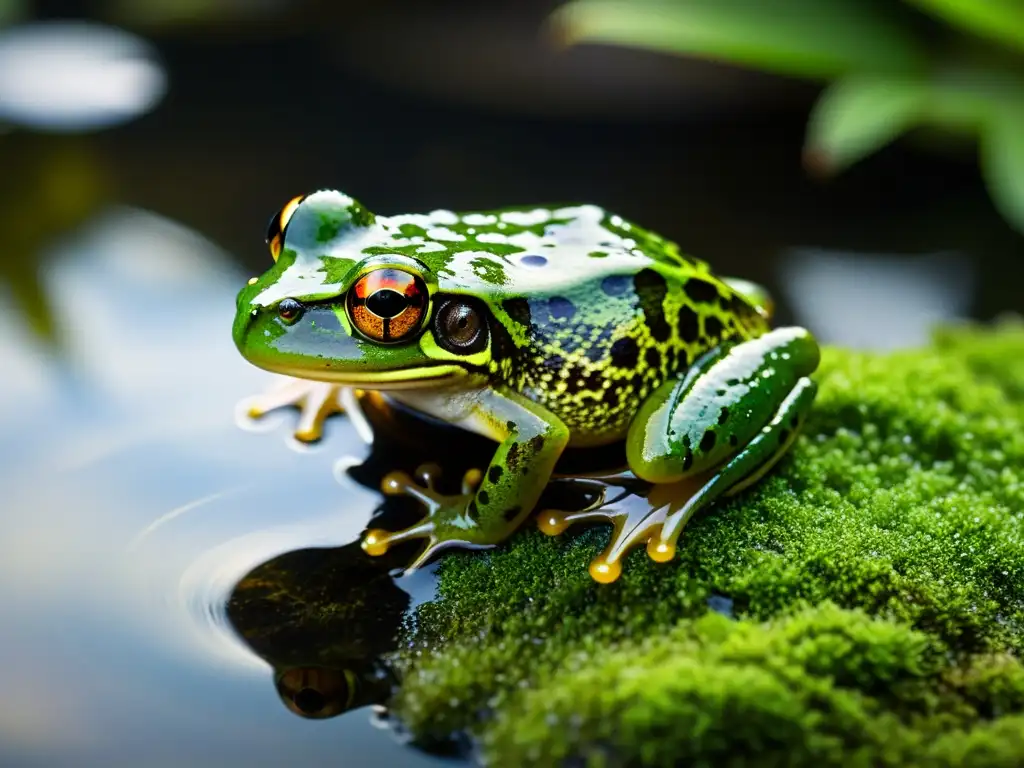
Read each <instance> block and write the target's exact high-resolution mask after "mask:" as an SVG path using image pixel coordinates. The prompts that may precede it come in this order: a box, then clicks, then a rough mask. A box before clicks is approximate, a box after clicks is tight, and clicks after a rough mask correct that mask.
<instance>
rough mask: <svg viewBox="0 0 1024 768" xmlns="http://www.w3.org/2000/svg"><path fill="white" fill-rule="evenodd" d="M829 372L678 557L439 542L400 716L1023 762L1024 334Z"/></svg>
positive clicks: (481, 729)
mask: <svg viewBox="0 0 1024 768" xmlns="http://www.w3.org/2000/svg"><path fill="white" fill-rule="evenodd" d="M817 379H818V381H819V383H820V386H821V390H820V395H819V398H818V401H817V404H816V407H815V410H814V413H813V415H812V417H811V418H810V419H809V421H808V424H807V426H806V428H805V430H804V434H803V435H802V437H801V438H800V440H799V441H798V443H797V445H796V446H795V448H794V450H793V451H792V453H791V455H790V456H789V457H788V458H787V459H786V460H784V461H783V462H782V463H781V464H780V465H779V467H778V469H777V471H775V472H773V473H772V474H771V475H769V477H768V478H766V479H765V480H764V481H763V482H761V483H760V484H758V485H757V486H755V487H754V488H752V489H751V490H749V491H748V492H746V493H744V494H742V495H740V496H739V497H737V498H736V499H734V500H731V501H730V502H729V503H724V504H721V505H719V506H718V507H716V508H715V509H713V510H712V511H711V512H710V513H709V514H706V515H704V516H702V517H700V518H698V519H697V520H694V521H693V522H692V523H691V525H690V526H689V527H688V529H687V530H686V531H685V532H684V534H683V537H682V539H681V546H680V550H679V554H678V556H677V558H676V559H675V561H673V562H672V563H670V564H666V565H658V564H655V563H653V562H650V561H649V560H648V559H647V558H646V555H645V554H644V553H643V552H642V551H639V552H634V553H633V554H632V555H630V556H629V558H628V559H627V562H626V563H625V568H624V572H623V575H622V577H621V578H620V579H619V581H618V582H616V583H614V584H612V585H608V586H601V585H598V584H596V583H594V582H592V581H591V579H590V577H589V575H588V574H587V564H588V562H589V561H590V559H591V558H592V557H593V556H594V555H595V554H596V553H597V552H598V551H599V549H600V547H601V546H602V545H603V544H604V543H605V542H606V541H607V538H608V532H607V529H601V528H592V529H590V530H582V531H580V532H574V531H573V530H570V532H568V533H567V534H564V535H562V536H560V537H558V538H554V539H552V538H548V537H546V536H544V535H542V534H540V533H539V532H537V531H535V530H526V531H524V532H522V533H521V534H519V535H518V536H516V537H515V538H514V539H513V541H512V542H510V544H509V545H508V546H505V547H502V548H499V549H497V550H494V551H493V552H490V553H483V554H481V553H468V554H461V553H460V554H454V555H449V556H447V557H446V559H444V560H443V561H442V564H441V566H440V586H439V590H440V592H439V599H438V600H437V601H435V602H433V603H430V604H427V605H424V606H421V608H420V609H419V612H418V615H417V622H416V629H415V635H414V636H415V638H416V640H415V643H414V645H413V647H411V648H410V649H409V650H408V651H406V652H404V653H403V655H402V657H401V659H400V660H399V663H400V666H401V667H402V669H403V670H404V672H405V680H404V684H403V686H402V689H401V691H400V692H399V693H398V696H397V699H396V701H395V702H394V711H395V713H396V714H397V715H398V716H399V717H400V718H401V719H402V720H403V721H404V723H405V724H406V725H407V726H408V727H409V729H410V730H411V731H412V733H413V734H414V735H415V736H416V737H417V738H419V739H420V740H421V741H424V742H431V741H437V740H445V739H447V738H449V737H450V736H452V735H453V734H464V733H468V734H469V735H470V736H471V737H472V738H473V740H474V741H475V743H476V745H477V747H478V748H479V749H480V750H481V751H482V753H483V755H484V756H485V757H486V759H487V760H488V761H489V762H490V763H491V764H493V765H522V764H531V765H546V764H562V763H563V761H565V760H566V759H569V758H573V759H575V760H577V761H579V764H581V765H593V766H605V765H638V764H644V765H648V764H649V765H671V764H680V763H682V764H687V765H708V766H710V765H715V766H721V765H741V764H742V765H779V764H783V763H785V764H794V765H795V764H800V765H840V764H842V765H908V764H915V765H918V764H920V765H966V764H969V765H1016V764H1019V762H1020V760H1021V759H1022V756H1024V666H1022V665H1021V663H1020V661H1019V660H1018V655H1019V653H1020V652H1021V650H1022V646H1024V635H1022V633H1021V627H1022V624H1024V602H1022V597H1024V550H1022V533H1024V325H1021V324H1018V323H1010V322H1007V323H1004V324H1002V325H1000V326H998V327H997V328H995V329H992V330H979V329H974V328H962V329H956V330H950V331H945V332H943V333H942V334H941V335H940V336H939V337H938V339H937V341H936V343H935V345H934V346H933V347H931V348H929V349H926V350H919V351H913V352H903V353H899V354H893V355H887V356H882V355H874V354H857V353H851V352H844V351H840V350H834V349H832V350H828V351H827V352H826V353H825V356H824V359H823V362H822V367H821V370H820V373H819V375H818V376H817ZM712 607H716V608H718V609H719V610H721V611H724V612H725V613H727V614H729V617H727V616H724V615H720V614H719V613H717V612H716V611H715V610H712ZM574 764H576V763H574Z"/></svg>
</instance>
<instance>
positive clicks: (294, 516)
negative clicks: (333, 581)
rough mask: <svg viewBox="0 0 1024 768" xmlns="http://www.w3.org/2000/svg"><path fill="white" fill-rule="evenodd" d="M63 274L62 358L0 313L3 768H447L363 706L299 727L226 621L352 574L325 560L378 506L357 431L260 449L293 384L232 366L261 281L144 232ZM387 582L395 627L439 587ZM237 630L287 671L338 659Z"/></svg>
mask: <svg viewBox="0 0 1024 768" xmlns="http://www.w3.org/2000/svg"><path fill="white" fill-rule="evenodd" d="M51 257H52V258H50V259H49V260H48V262H47V263H48V264H49V267H48V269H47V271H46V273H45V275H44V278H45V282H46V286H47V289H48V290H49V291H50V292H51V296H52V297H53V299H54V306H55V307H57V311H58V318H57V320H58V323H59V325H60V327H61V328H62V329H63V332H64V342H63V351H61V352H55V351H54V350H51V349H48V348H47V347H46V345H44V344H43V343H42V342H40V341H39V340H37V339H36V338H35V337H34V336H33V335H32V334H30V333H29V332H28V331H27V330H26V329H25V327H24V326H23V325H22V324H21V321H20V319H19V317H18V315H17V313H15V312H14V311H13V308H12V306H13V305H12V302H10V301H8V300H7V297H6V296H4V295H3V294H0V347H2V348H3V350H4V372H5V375H4V376H3V377H2V378H0V458H2V466H0V498H2V499H3V512H2V514H0V626H2V627H3V631H2V633H0V664H2V665H3V670H4V673H3V674H4V685H3V687H2V689H0V690H2V693H0V765H78V766H86V765H113V764H128V765H143V764H145V765H155V766H159V765H168V766H169V765H185V764H188V765H225V764H245V765H283V764H292V763H299V764H307V765H318V764H327V763H331V764H340V765H344V764H350V765H429V764H435V763H438V762H440V761H439V760H438V759H437V758H433V757H430V756H427V755H425V754H423V753H421V752H418V751H415V750H413V749H410V748H409V747H407V746H404V745H402V744H401V743H399V741H398V740H397V738H396V737H395V735H394V734H393V733H392V732H390V731H389V730H386V729H382V728H380V727H374V725H373V720H374V716H373V712H372V709H371V708H370V707H367V706H362V707H359V708H357V709H355V710H353V711H350V712H347V713H346V714H343V715H341V716H338V717H331V718H326V719H309V718H306V717H300V716H298V715H297V714H295V712H294V711H292V710H291V709H289V708H288V707H286V706H285V703H284V702H283V701H282V699H281V697H279V695H278V693H277V690H276V688H275V685H274V679H273V678H274V675H273V670H272V667H271V663H270V662H269V661H268V660H267V659H265V658H263V657H261V656H260V655H259V654H258V653H257V652H256V651H254V649H253V647H252V646H251V645H250V644H248V643H246V642H243V641H242V639H241V638H240V633H239V632H238V631H236V627H235V626H233V624H232V622H231V621H230V620H229V618H228V612H227V610H226V605H227V603H228V601H229V600H230V599H231V598H232V592H233V590H235V587H236V584H237V583H238V582H239V580H240V579H242V578H243V577H245V576H246V574H249V573H250V572H252V571H253V569H257V572H259V570H258V569H259V568H260V567H261V566H262V564H264V563H267V562H268V561H274V559H275V558H278V557H279V556H281V555H285V556H286V557H287V556H288V555H287V553H290V552H295V551H300V553H301V551H306V552H308V551H309V550H310V549H311V548H313V551H314V552H320V553H321V554H322V553H324V552H326V553H328V554H329V553H332V552H335V553H336V552H338V551H341V552H345V551H348V552H351V551H352V549H353V548H352V547H351V546H349V547H347V548H346V549H344V550H336V549H327V550H324V549H323V548H338V547H346V545H351V544H352V543H353V542H354V541H356V540H357V539H358V536H359V534H360V532H361V531H362V530H363V528H364V527H365V525H366V523H367V521H368V520H369V518H370V516H371V515H372V514H373V512H374V510H375V509H376V508H377V507H378V505H379V503H380V497H379V495H378V494H377V493H375V492H374V491H373V490H372V489H371V488H367V487H365V486H364V485H360V484H359V483H358V482H355V481H354V480H353V479H352V477H351V476H350V475H349V474H348V473H346V472H345V471H343V470H344V468H345V467H351V466H358V465H359V464H360V463H361V462H362V461H363V460H364V459H365V458H366V456H367V455H368V454H369V450H370V449H369V446H368V445H367V444H366V443H365V442H364V441H363V440H362V438H361V437H360V435H359V434H358V433H357V431H356V429H355V427H354V426H353V424H352V423H351V422H349V421H348V420H346V419H341V418H339V419H334V420H332V423H331V425H330V430H329V433H328V435H327V438H326V439H325V440H324V441H323V442H322V443H321V444H319V445H317V446H315V447H312V448H310V447H305V446H300V445H298V444H297V443H295V441H294V440H292V439H291V438H290V430H289V427H290V426H291V424H292V423H293V420H294V414H292V413H282V414H279V415H273V416H271V417H270V418H268V419H266V420H265V422H264V423H260V424H259V425H250V427H249V428H248V429H246V428H240V425H239V423H238V419H237V417H236V409H237V405H238V403H239V401H240V400H241V399H242V398H244V397H246V396H248V395H251V394H254V393H257V392H260V391H262V390H264V389H266V388H267V387H268V386H270V385H271V384H272V383H273V377H272V376H271V375H270V374H266V373H263V372H261V371H259V370H256V369H254V368H252V367H251V366H249V365H248V364H247V363H245V362H244V361H243V360H242V359H241V358H240V357H239V355H238V354H237V352H236V351H235V349H234V347H233V346H232V343H231V338H230V326H231V319H232V315H233V311H234V295H235V293H236V292H237V289H238V287H239V286H240V285H241V284H242V283H243V281H244V280H245V278H246V277H248V276H247V275H244V274H241V273H239V272H238V271H237V268H236V267H233V266H231V264H230V262H229V260H228V259H227V258H226V257H225V256H224V254H222V253H220V252H219V251H218V250H217V249H216V248H215V247H213V246H212V245H210V244H209V243H208V242H206V241H204V240H202V239H200V238H198V237H196V236H195V235H193V234H192V233H191V232H190V231H188V230H185V229H183V228H180V227H178V226H177V225H175V224H173V223H171V222H169V221H167V220H165V219H162V218H159V217H157V216H154V215H151V214H148V213H145V212H141V211H136V210H128V209H125V210H113V211H110V212H108V213H107V214H105V215H104V216H102V217H100V218H99V219H97V220H96V221H95V222H94V223H93V224H91V225H90V226H89V227H88V228H87V229H85V230H82V231H81V232H79V233H77V234H76V235H75V236H74V237H72V238H71V239H69V240H67V241H65V242H64V243H63V244H61V246H60V247H59V249H58V250H57V251H56V252H54V253H53V254H51ZM279 562H280V561H279ZM379 570H380V574H379V575H380V579H379V580H378V581H377V582H376V584H377V587H375V588H376V589H378V590H384V591H385V593H386V594H388V595H390V596H391V603H390V604H391V605H392V606H399V609H398V611H397V613H396V612H395V611H392V613H393V614H394V616H397V615H398V614H400V613H401V607H402V606H404V605H408V604H410V603H411V602H413V601H415V600H418V599H422V598H423V597H424V596H429V593H430V584H429V573H427V574H424V575H423V576H421V577H419V579H418V580H413V582H412V583H411V585H410V584H409V583H408V581H407V580H401V581H400V582H398V583H397V584H396V583H394V582H392V581H391V580H390V579H389V578H387V573H386V569H385V568H384V567H383V566H381V567H380V568H379ZM344 583H346V582H343V584H344ZM417 584H418V585H419V586H418V587H417ZM407 590H408V591H412V592H413V593H414V594H413V595H412V597H410V596H409V595H408V594H406V591H407ZM243 597H244V596H243ZM238 600H239V598H238V594H237V593H236V595H235V601H236V603H238ZM239 604H242V605H243V607H244V604H245V600H244V599H243V600H242V601H241V603H239ZM250 607H251V601H250ZM364 613H365V612H364ZM236 614H238V615H236V616H234V618H235V619H236V621H237V620H238V616H241V618H242V621H243V623H244V622H246V621H248V622H249V625H250V626H249V628H250V629H253V627H255V630H254V631H255V632H256V635H257V636H259V634H260V631H261V630H260V627H261V626H262V631H263V637H264V638H266V637H271V639H272V640H274V641H275V642H276V647H278V648H280V647H282V643H283V647H284V648H285V649H286V650H288V649H299V650H302V643H303V642H305V643H306V650H307V652H311V651H309V646H310V645H312V646H316V644H317V642H322V641H323V637H320V638H318V637H317V636H315V635H309V634H308V633H306V634H305V635H303V634H302V633H301V632H300V633H299V634H298V635H293V636H292V637H291V638H289V637H287V636H284V635H277V636H274V635H273V632H271V633H270V635H267V632H266V630H267V627H268V626H270V629H271V630H273V626H272V625H273V622H272V621H270V620H269V619H267V617H266V616H261V614H260V613H259V611H258V610H256V611H255V612H253V611H250V614H249V615H243V614H244V611H242V612H241V613H238V612H237V611H236ZM359 619H360V616H359V615H358V614H357V615H354V617H353V622H354V623H353V632H354V633H355V635H359V631H358V627H357V626H355V623H357V622H358V620H359ZM261 621H262V622H263V624H262V625H260V622H261ZM268 621H269V625H268ZM395 621H397V619H395ZM394 623H395V622H393V623H392V625H393V624H394ZM392 625H389V626H392ZM243 628H244V627H243ZM370 634H373V633H372V632H371V633H370ZM379 635H380V633H379V632H377V634H376V635H374V636H375V637H377V638H378V639H377V640H375V642H380V640H379ZM271 645H272V646H273V645H274V644H273V643H271ZM362 650H365V649H357V654H358V652H362ZM314 651H315V648H314ZM308 700H309V696H307V698H306V703H307V705H308V703H309V701H308Z"/></svg>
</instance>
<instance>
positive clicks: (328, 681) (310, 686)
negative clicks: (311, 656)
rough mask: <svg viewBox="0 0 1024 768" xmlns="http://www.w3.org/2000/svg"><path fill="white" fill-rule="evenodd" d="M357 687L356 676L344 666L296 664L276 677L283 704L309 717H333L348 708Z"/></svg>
mask: <svg viewBox="0 0 1024 768" xmlns="http://www.w3.org/2000/svg"><path fill="white" fill-rule="evenodd" d="M357 687H358V680H357V678H356V676H355V675H354V674H353V673H352V672H350V671H349V670H347V669H329V668H326V667H295V668H293V669H289V670H288V671H286V672H285V673H284V674H282V675H281V676H280V677H279V678H278V679H277V692H278V694H279V695H280V696H281V700H282V701H283V702H284V705H285V706H286V707H288V709H290V710H291V711H292V712H294V713H295V714H296V715H299V716H300V717H307V718H311V719H322V718H326V717H334V716H335V715H340V714H341V713H342V712H345V711H346V710H348V709H349V708H351V706H352V705H353V704H354V703H355V695H356V689H357Z"/></svg>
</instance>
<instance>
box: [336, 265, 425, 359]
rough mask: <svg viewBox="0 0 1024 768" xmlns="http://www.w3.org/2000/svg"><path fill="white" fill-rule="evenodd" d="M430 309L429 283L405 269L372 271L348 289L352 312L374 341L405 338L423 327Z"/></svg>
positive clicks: (353, 321) (353, 323)
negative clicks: (426, 283) (428, 308)
mask: <svg viewBox="0 0 1024 768" xmlns="http://www.w3.org/2000/svg"><path fill="white" fill-rule="evenodd" d="M426 311H427V286H426V285H425V284H424V282H423V281H422V280H421V279H420V278H418V277H417V276H416V275H413V274H410V273H409V272H405V271H403V270H401V269H391V268H381V269H375V270H374V271H373V272H368V273H367V274H365V275H363V276H362V277H361V278H359V279H358V280H357V281H356V284H355V285H353V286H352V289H351V290H350V291H349V292H348V314H349V317H350V318H351V319H352V325H354V326H355V327H356V328H357V329H358V330H359V332H360V333H362V334H363V335H364V336H366V337H367V338H370V339H373V340H374V341H382V342H396V341H403V340H405V339H407V338H409V337H410V336H412V335H413V334H414V333H416V331H418V330H419V328H420V326H421V325H422V323H423V316H424V315H425V314H426Z"/></svg>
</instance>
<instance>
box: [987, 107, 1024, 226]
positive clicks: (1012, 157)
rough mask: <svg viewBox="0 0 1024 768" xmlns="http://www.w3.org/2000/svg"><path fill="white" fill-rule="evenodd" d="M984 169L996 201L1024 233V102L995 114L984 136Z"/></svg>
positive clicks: (990, 192)
mask: <svg viewBox="0 0 1024 768" xmlns="http://www.w3.org/2000/svg"><path fill="white" fill-rule="evenodd" d="M981 171H982V174H983V175H984V177H985V182H986V184H987V185H988V191H989V194H990V195H991V196H992V202H993V203H994V204H995V206H996V208H997V209H998V210H999V212H1000V213H1001V214H1002V215H1003V217H1004V218H1006V220H1007V221H1009V222H1010V224H1011V226H1013V227H1014V228H1015V229H1016V230H1017V231H1018V232H1020V233H1021V234H1024V103H1020V104H1015V105H1013V106H1010V107H1007V108H1006V109H1004V110H1002V111H1001V112H1000V113H999V114H998V115H995V116H994V117H993V119H992V120H991V122H990V123H989V124H988V126H987V127H986V129H985V132H984V133H983V135H982V137H981Z"/></svg>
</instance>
